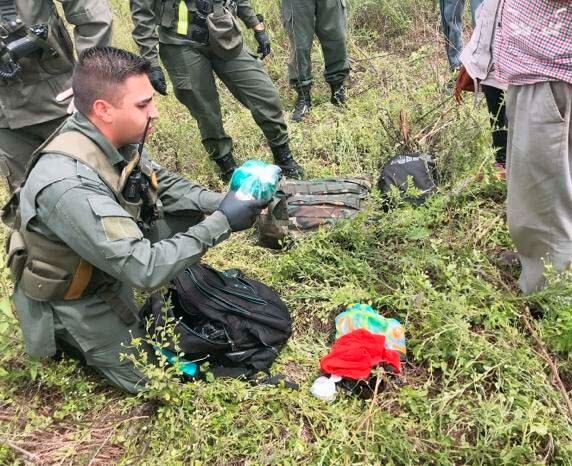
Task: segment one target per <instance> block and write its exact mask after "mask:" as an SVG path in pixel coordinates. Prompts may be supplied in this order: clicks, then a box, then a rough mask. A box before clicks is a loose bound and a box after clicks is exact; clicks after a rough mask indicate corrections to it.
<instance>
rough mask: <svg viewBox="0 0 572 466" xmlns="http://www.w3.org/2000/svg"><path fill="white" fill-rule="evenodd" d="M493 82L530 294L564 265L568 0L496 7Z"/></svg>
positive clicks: (569, 240) (570, 189)
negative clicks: (501, 108) (501, 88)
mask: <svg viewBox="0 0 572 466" xmlns="http://www.w3.org/2000/svg"><path fill="white" fill-rule="evenodd" d="M495 54H496V57H497V67H498V70H497V76H498V78H499V79H501V80H503V81H505V82H507V83H508V84H509V87H508V91H507V102H506V104H507V116H508V128H509V135H508V152H507V185H508V196H507V217H508V227H509V231H510V235H511V237H512V239H513V242H514V244H515V246H516V248H517V250H518V253H519V256H520V260H521V264H522V272H521V276H520V279H519V285H520V288H521V290H522V291H523V292H524V293H531V292H533V291H535V290H538V289H539V288H541V287H542V286H543V285H544V277H543V273H544V270H545V265H546V264H548V263H550V264H552V265H553V266H554V268H555V269H556V270H558V271H560V270H564V269H566V268H567V267H569V266H570V263H571V262H572V0H503V2H502V5H501V14H500V24H499V26H498V29H497V38H496V50H495Z"/></svg>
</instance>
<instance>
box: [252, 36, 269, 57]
mask: <svg viewBox="0 0 572 466" xmlns="http://www.w3.org/2000/svg"><path fill="white" fill-rule="evenodd" d="M254 38H255V39H256V42H258V50H257V51H256V53H259V54H261V57H260V59H261V60H264V58H265V57H266V56H267V55H269V54H270V37H268V34H266V31H265V30H262V31H254Z"/></svg>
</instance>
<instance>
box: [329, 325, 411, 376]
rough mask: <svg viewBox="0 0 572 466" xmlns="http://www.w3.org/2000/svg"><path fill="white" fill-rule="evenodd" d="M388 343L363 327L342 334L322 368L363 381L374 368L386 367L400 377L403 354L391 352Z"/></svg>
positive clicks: (380, 336) (334, 373)
mask: <svg viewBox="0 0 572 466" xmlns="http://www.w3.org/2000/svg"><path fill="white" fill-rule="evenodd" d="M385 341H386V339H385V337H384V336H383V335H376V334H374V333H371V332H368V331H367V330H365V329H363V328H360V329H358V330H354V331H353V332H350V333H348V334H346V335H342V336H341V337H340V338H338V339H337V340H336V342H335V343H334V344H333V346H332V349H331V350H330V352H329V353H328V354H327V355H326V356H324V357H323V358H322V359H321V360H320V369H321V370H322V372H325V373H326V374H332V375H339V376H341V377H345V378H348V379H353V380H360V379H367V378H369V376H370V374H371V370H372V369H373V368H374V367H376V366H378V365H379V364H384V365H386V366H389V367H390V368H391V369H393V372H395V373H396V374H399V373H400V372H401V361H400V358H399V353H398V352H397V351H393V350H389V349H387V348H386V346H385Z"/></svg>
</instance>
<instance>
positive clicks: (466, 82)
mask: <svg viewBox="0 0 572 466" xmlns="http://www.w3.org/2000/svg"><path fill="white" fill-rule="evenodd" d="M462 91H466V92H475V83H474V81H473V78H471V76H470V75H469V73H467V69H466V68H465V66H464V65H461V68H460V69H459V74H458V75H457V81H456V82H455V91H454V92H453V95H454V96H455V100H456V101H457V103H458V104H460V103H461V102H462V101H463V96H462V94H461V92H462Z"/></svg>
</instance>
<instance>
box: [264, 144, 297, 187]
mask: <svg viewBox="0 0 572 466" xmlns="http://www.w3.org/2000/svg"><path fill="white" fill-rule="evenodd" d="M271 150H272V155H273V156H274V163H275V164H276V165H278V166H279V167H280V168H281V169H282V174H283V175H284V176H285V177H286V178H291V179H294V180H301V179H303V178H304V169H303V168H302V167H301V166H300V165H299V164H298V162H296V160H294V156H293V155H292V152H290V147H288V143H286V144H282V145H281V146H278V147H271Z"/></svg>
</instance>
